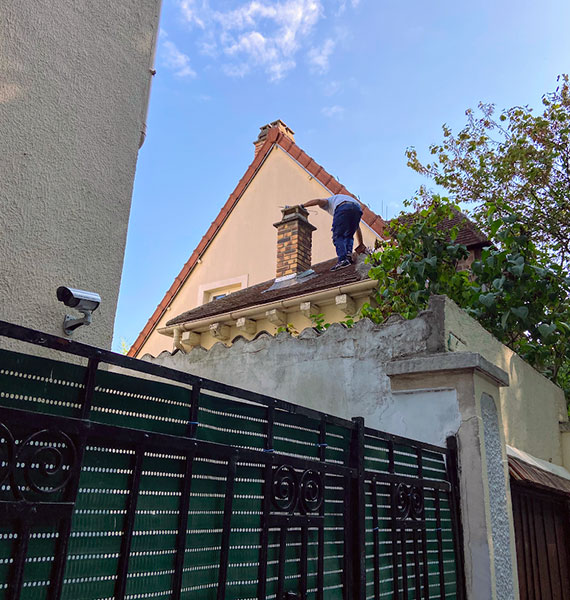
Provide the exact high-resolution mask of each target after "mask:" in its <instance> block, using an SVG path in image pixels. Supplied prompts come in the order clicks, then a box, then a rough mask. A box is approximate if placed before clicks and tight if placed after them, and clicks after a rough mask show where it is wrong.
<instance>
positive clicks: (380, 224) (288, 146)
mask: <svg viewBox="0 0 570 600" xmlns="http://www.w3.org/2000/svg"><path fill="white" fill-rule="evenodd" d="M274 144H278V145H279V146H280V147H281V148H283V150H285V151H286V152H287V153H288V154H289V155H290V156H291V158H293V159H294V160H295V161H297V162H298V163H299V164H300V165H301V166H302V167H303V168H305V169H306V170H307V171H309V172H310V173H311V175H313V177H315V179H317V180H318V181H320V182H321V183H322V184H323V185H324V186H325V187H326V188H327V189H328V190H330V191H331V194H347V195H349V196H352V197H353V198H355V199H356V200H358V198H356V196H355V195H354V194H352V193H351V192H349V191H348V190H347V189H346V188H345V187H344V185H342V184H341V183H340V182H338V181H337V180H336V179H335V178H334V177H333V176H332V175H331V174H330V173H328V172H327V171H326V170H325V169H324V168H323V167H322V166H321V165H319V164H318V163H317V162H316V161H315V160H313V159H312V158H311V157H310V156H309V155H308V154H306V152H304V151H303V150H302V149H301V148H300V147H299V146H297V144H296V143H295V142H294V141H293V140H292V139H291V138H290V137H288V136H287V135H285V134H284V133H283V132H282V131H281V130H280V129H279V128H278V127H272V128H271V129H270V130H269V131H268V133H267V138H266V140H265V142H264V144H263V145H262V146H261V148H260V149H259V152H257V154H256V155H255V156H254V158H253V161H252V163H251V164H250V165H249V167H248V168H247V170H246V172H245V173H244V175H243V177H242V178H241V179H240V180H239V182H238V184H237V186H236V187H235V189H234V190H233V192H232V193H231V194H230V195H229V197H228V199H227V200H226V203H225V204H224V206H223V207H222V209H221V210H220V212H219V213H218V216H217V217H216V218H215V219H214V221H212V224H211V225H210V227H209V228H208V230H207V231H206V233H205V234H204V235H203V236H202V239H201V240H200V242H199V243H198V245H197V246H196V248H195V249H194V251H193V252H192V254H191V255H190V258H189V259H188V260H187V261H186V263H185V264H184V266H183V267H182V269H181V270H180V273H179V274H178V275H177V276H176V278H175V279H174V281H173V283H172V285H171V286H170V287H169V288H168V290H167V291H166V294H165V295H164V297H163V299H162V300H161V302H160V303H159V304H158V306H157V307H156V309H155V310H154V312H153V313H152V315H151V317H150V318H149V319H148V321H147V323H146V325H145V326H144V328H143V329H142V331H141V332H140V333H139V335H138V336H137V339H136V340H135V341H134V343H133V345H132V346H131V347H130V348H129V351H128V353H127V355H128V356H133V357H134V356H137V354H138V353H139V352H140V350H141V348H142V346H143V345H144V344H145V342H146V341H147V339H148V338H149V337H150V335H151V333H152V331H153V329H154V328H155V327H156V325H157V323H158V322H159V321H160V319H161V318H162V316H163V315H164V313H165V312H166V309H167V307H168V305H169V304H170V302H171V301H172V300H173V299H174V297H175V296H176V294H177V293H178V292H179V291H180V289H181V288H182V286H183V285H184V282H185V281H186V279H187V278H188V276H189V275H190V274H191V272H192V270H193V268H194V267H195V266H196V263H197V262H198V259H199V258H200V256H201V255H202V253H203V252H204V251H205V250H206V248H207V247H208V246H209V244H210V243H211V242H212V241H213V239H214V238H215V236H216V234H217V233H218V231H219V230H220V229H221V227H222V226H223V224H224V222H225V220H226V219H227V217H228V216H229V215H230V213H231V211H232V210H233V208H234V207H235V205H236V204H237V202H238V201H239V199H240V198H241V196H242V194H243V193H244V192H245V190H246V189H247V187H248V186H249V184H250V183H251V181H252V180H253V178H254V177H255V175H256V173H257V171H258V170H259V168H260V167H261V166H262V164H263V163H264V162H265V159H266V158H267V157H268V156H269V153H270V152H271V150H272V148H273V145H274ZM358 201H359V202H360V200H358ZM360 204H361V206H362V210H363V215H362V220H363V221H364V222H365V223H366V224H367V225H368V226H369V227H370V228H371V229H372V230H373V231H374V233H377V234H378V235H380V236H383V232H384V220H383V219H382V217H380V216H379V215H377V214H376V213H374V212H373V211H371V210H370V209H369V208H368V207H367V206H366V205H365V204H363V203H362V202H360Z"/></svg>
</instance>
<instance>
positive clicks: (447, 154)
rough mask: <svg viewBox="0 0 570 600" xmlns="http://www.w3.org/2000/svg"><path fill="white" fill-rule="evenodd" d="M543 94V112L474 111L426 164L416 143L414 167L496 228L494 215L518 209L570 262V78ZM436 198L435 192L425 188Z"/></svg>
mask: <svg viewBox="0 0 570 600" xmlns="http://www.w3.org/2000/svg"><path fill="white" fill-rule="evenodd" d="M558 82H559V86H558V87H557V88H556V90H555V91H554V92H552V93H549V94H546V95H545V96H544V97H543V98H542V103H543V106H544V110H543V112H542V114H540V115H538V114H536V115H535V114H534V113H533V110H532V109H531V108H528V107H521V106H516V107H513V108H510V109H508V110H505V111H503V112H502V113H500V114H499V115H498V118H497V115H496V110H495V106H494V105H493V104H483V103H480V104H479V114H477V115H476V114H475V113H474V112H473V111H472V110H468V111H467V112H466V115H467V119H468V120H467V125H466V126H465V127H464V128H463V129H462V130H461V131H460V132H459V133H458V134H454V133H453V132H452V131H451V129H450V128H449V127H448V126H446V125H444V126H443V141H442V142H441V143H440V144H434V145H432V146H430V152H431V154H432V156H433V160H432V161H431V162H429V163H427V164H423V163H422V162H421V161H420V159H419V158H418V154H417V152H416V150H415V149H414V148H408V150H407V152H406V154H407V158H408V165H409V166H410V167H411V168H412V169H414V170H415V171H417V172H418V173H421V174H423V175H426V176H428V177H430V178H431V179H432V180H433V181H434V182H435V183H436V184H437V185H439V186H441V187H443V188H444V189H445V190H446V192H447V193H448V194H449V196H450V198H452V200H453V201H455V202H456V203H458V204H460V205H461V206H463V208H464V209H465V210H468V209H470V215H471V217H472V218H473V219H474V220H475V221H476V222H477V224H478V225H479V227H480V228H481V229H482V230H483V231H485V233H489V230H488V229H486V228H487V227H488V224H489V221H488V216H489V215H495V216H498V217H508V216H509V215H511V214H512V213H513V212H515V213H516V214H517V215H518V217H519V218H520V220H521V223H522V225H523V226H524V229H525V233H526V235H528V236H530V237H531V239H532V241H533V242H534V243H535V244H536V246H537V247H538V248H539V249H540V250H542V251H544V252H546V253H547V254H548V255H549V257H550V258H551V260H552V261H553V262H556V263H557V264H558V265H559V266H561V267H565V268H568V266H569V265H570V87H569V82H568V75H562V76H560V77H559V78H558ZM419 193H420V196H421V197H422V198H423V199H424V200H426V201H429V199H430V197H431V193H430V192H429V190H428V189H426V188H425V187H422V188H420V192H419Z"/></svg>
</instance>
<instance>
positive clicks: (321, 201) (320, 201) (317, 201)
mask: <svg viewBox="0 0 570 600" xmlns="http://www.w3.org/2000/svg"><path fill="white" fill-rule="evenodd" d="M328 203H329V201H328V200H327V199H326V198H313V199H312V200H307V202H303V204H301V206H303V207H305V208H307V207H309V206H320V207H321V208H324V209H325V210H326V208H327V204H328Z"/></svg>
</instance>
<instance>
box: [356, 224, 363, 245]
mask: <svg viewBox="0 0 570 600" xmlns="http://www.w3.org/2000/svg"><path fill="white" fill-rule="evenodd" d="M356 241H357V242H358V245H359V246H363V245H364V242H363V241H362V229H360V225H359V226H358V229H357V230H356Z"/></svg>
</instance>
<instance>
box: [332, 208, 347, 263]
mask: <svg viewBox="0 0 570 600" xmlns="http://www.w3.org/2000/svg"><path fill="white" fill-rule="evenodd" d="M342 208H343V207H342V206H339V207H338V208H337V209H336V210H335V212H334V216H333V224H332V238H333V244H334V247H335V250H336V256H337V259H338V262H339V263H340V262H342V261H343V260H346V246H347V244H346V242H347V236H346V220H345V212H344V211H343V210H341V209H342Z"/></svg>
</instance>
